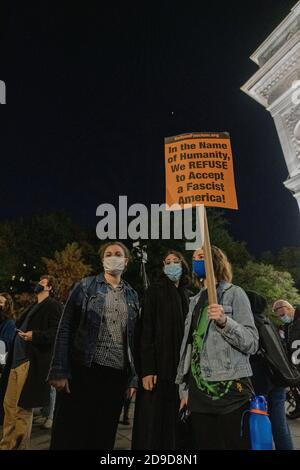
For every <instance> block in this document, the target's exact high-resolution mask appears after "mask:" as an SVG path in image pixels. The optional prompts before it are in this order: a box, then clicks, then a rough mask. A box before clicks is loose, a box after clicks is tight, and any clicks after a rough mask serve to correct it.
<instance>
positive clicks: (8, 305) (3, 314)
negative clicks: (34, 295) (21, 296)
mask: <svg viewBox="0 0 300 470" xmlns="http://www.w3.org/2000/svg"><path fill="white" fill-rule="evenodd" d="M0 297H4V298H5V300H6V302H5V305H4V308H3V309H2V310H1V311H0V320H14V319H15V311H14V302H13V299H12V297H11V295H9V294H8V293H7V292H1V293H0Z"/></svg>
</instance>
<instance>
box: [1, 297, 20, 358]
mask: <svg viewBox="0 0 300 470" xmlns="http://www.w3.org/2000/svg"><path fill="white" fill-rule="evenodd" d="M15 334H16V325H15V314H14V304H13V299H12V297H11V296H10V295H9V294H8V293H6V292H2V293H1V294H0V342H2V347H1V357H0V365H2V366H4V365H5V362H6V357H7V355H8V353H9V352H10V350H11V348H12V345H13V341H14V337H15Z"/></svg>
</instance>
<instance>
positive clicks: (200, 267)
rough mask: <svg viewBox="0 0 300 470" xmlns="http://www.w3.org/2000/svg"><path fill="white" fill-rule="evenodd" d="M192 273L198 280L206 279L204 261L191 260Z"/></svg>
mask: <svg viewBox="0 0 300 470" xmlns="http://www.w3.org/2000/svg"><path fill="white" fill-rule="evenodd" d="M193 272H194V273H195V274H196V276H198V277H199V278H200V279H205V278H206V272H205V264H204V259H193Z"/></svg>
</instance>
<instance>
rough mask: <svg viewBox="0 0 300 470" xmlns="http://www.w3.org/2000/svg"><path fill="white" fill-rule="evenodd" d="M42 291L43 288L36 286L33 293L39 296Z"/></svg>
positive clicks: (39, 285)
mask: <svg viewBox="0 0 300 470" xmlns="http://www.w3.org/2000/svg"><path fill="white" fill-rule="evenodd" d="M44 289H45V287H44V286H41V284H37V285H36V286H35V288H34V293H35V294H40V293H41V292H43V290H44Z"/></svg>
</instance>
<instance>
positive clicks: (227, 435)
mask: <svg viewBox="0 0 300 470" xmlns="http://www.w3.org/2000/svg"><path fill="white" fill-rule="evenodd" d="M247 409H249V404H248V403H247V404H246V405H243V406H242V407H241V408H239V409H237V410H235V411H233V412H232V413H228V414H205V413H194V412H193V413H192V415H191V421H192V429H193V440H194V446H195V449H197V450H250V449H251V444H250V437H249V429H248V428H249V426H248V416H247V415H246V416H245V417H244V425H243V436H242V437H241V422H242V415H243V413H244V411H245V410H247Z"/></svg>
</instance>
